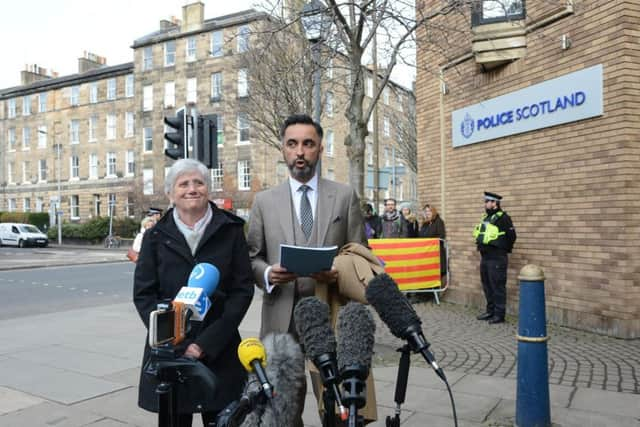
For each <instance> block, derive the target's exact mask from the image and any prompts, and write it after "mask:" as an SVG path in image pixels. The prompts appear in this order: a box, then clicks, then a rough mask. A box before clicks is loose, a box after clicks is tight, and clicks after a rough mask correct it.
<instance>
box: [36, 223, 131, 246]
mask: <svg viewBox="0 0 640 427" xmlns="http://www.w3.org/2000/svg"><path fill="white" fill-rule="evenodd" d="M139 229H140V224H139V222H138V221H136V220H134V219H131V218H114V219H113V234H114V235H116V236H120V237H123V238H132V237H135V235H136V233H137V232H138V231H139ZM47 235H48V236H49V239H51V240H55V239H56V238H57V236H58V227H57V226H55V225H54V226H51V228H49V230H48V231H47ZM108 235H109V218H108V217H97V218H93V219H90V220H89V221H87V222H85V223H82V224H75V223H68V222H63V223H62V238H67V239H81V240H88V241H90V242H93V243H99V242H101V241H102V240H103V239H104V238H105V237H107V236H108Z"/></svg>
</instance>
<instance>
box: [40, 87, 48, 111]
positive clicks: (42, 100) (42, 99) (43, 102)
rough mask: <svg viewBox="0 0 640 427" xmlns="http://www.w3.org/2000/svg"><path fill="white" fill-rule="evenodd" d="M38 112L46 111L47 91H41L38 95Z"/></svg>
mask: <svg viewBox="0 0 640 427" xmlns="http://www.w3.org/2000/svg"><path fill="white" fill-rule="evenodd" d="M38 112H39V113H46V112H47V93H46V92H43V93H41V94H40V95H38Z"/></svg>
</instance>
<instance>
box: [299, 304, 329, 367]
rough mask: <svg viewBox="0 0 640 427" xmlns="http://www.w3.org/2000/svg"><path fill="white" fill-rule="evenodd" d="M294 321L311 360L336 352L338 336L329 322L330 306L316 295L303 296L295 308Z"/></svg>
mask: <svg viewBox="0 0 640 427" xmlns="http://www.w3.org/2000/svg"><path fill="white" fill-rule="evenodd" d="M293 321H294V322H295V325H296V331H297V332H298V336H299V337H300V340H301V341H302V346H303V348H304V352H305V354H306V355H307V357H308V358H309V359H311V360H313V359H315V358H316V357H318V356H320V355H322V354H326V353H335V351H336V337H335V335H334V334H333V330H331V323H330V322H329V306H328V305H327V304H326V303H324V302H322V301H320V300H319V299H318V298H316V297H306V298H302V299H301V300H300V301H299V302H298V304H296V307H295V309H294V310H293Z"/></svg>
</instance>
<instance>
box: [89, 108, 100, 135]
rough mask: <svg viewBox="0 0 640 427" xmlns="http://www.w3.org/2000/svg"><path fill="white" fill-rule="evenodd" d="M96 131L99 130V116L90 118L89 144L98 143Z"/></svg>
mask: <svg viewBox="0 0 640 427" xmlns="http://www.w3.org/2000/svg"><path fill="white" fill-rule="evenodd" d="M96 129H98V116H97V115H95V114H94V115H93V116H91V117H89V142H95V141H96V139H97V138H96Z"/></svg>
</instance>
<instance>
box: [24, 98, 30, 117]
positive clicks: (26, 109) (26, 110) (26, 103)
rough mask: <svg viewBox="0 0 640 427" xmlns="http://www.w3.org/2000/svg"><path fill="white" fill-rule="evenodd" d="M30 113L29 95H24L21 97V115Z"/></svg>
mask: <svg viewBox="0 0 640 427" xmlns="http://www.w3.org/2000/svg"><path fill="white" fill-rule="evenodd" d="M30 114H31V95H25V96H23V97H22V115H23V116H28V115H30Z"/></svg>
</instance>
